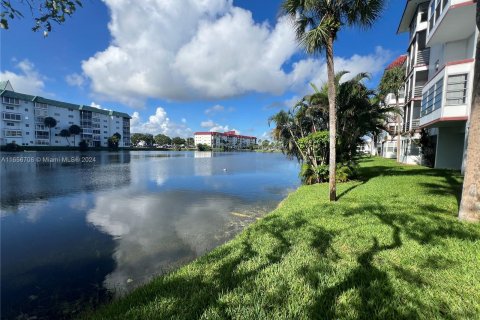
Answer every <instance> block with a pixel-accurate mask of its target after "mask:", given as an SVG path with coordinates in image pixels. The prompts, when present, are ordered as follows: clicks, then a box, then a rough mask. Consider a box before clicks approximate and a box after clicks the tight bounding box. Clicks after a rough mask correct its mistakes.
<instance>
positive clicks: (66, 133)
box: [60, 129, 70, 146]
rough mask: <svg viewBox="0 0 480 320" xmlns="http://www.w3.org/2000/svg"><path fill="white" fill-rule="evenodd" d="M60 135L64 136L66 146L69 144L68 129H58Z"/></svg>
mask: <svg viewBox="0 0 480 320" xmlns="http://www.w3.org/2000/svg"><path fill="white" fill-rule="evenodd" d="M60 137H64V138H65V140H67V143H68V146H70V141H68V137H70V131H68V130H67V129H63V130H62V131H60Z"/></svg>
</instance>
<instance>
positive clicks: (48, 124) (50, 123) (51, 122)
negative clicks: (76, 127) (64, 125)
mask: <svg viewBox="0 0 480 320" xmlns="http://www.w3.org/2000/svg"><path fill="white" fill-rule="evenodd" d="M43 123H44V124H45V126H46V127H48V130H49V133H48V137H49V139H50V142H49V144H52V128H55V126H56V125H57V120H55V118H52V117H46V118H45V119H44V120H43Z"/></svg>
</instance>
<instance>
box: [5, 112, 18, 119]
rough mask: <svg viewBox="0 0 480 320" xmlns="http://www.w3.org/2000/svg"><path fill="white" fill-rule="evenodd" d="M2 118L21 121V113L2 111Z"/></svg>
mask: <svg viewBox="0 0 480 320" xmlns="http://www.w3.org/2000/svg"><path fill="white" fill-rule="evenodd" d="M2 118H3V120H6V121H22V115H21V114H19V113H12V112H3V117H2Z"/></svg>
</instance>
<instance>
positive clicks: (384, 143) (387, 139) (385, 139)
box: [377, 55, 407, 158]
mask: <svg viewBox="0 0 480 320" xmlns="http://www.w3.org/2000/svg"><path fill="white" fill-rule="evenodd" d="M406 61H407V55H401V56H400V57H398V58H396V59H395V60H394V61H393V62H392V63H390V64H389V65H388V66H387V68H385V71H387V70H390V69H392V68H394V67H405V64H406ZM383 103H384V106H385V107H388V108H396V107H397V100H396V97H395V94H393V93H389V94H387V95H386V96H385V98H384V100H383ZM398 107H399V109H400V110H399V112H404V108H405V89H404V88H403V89H402V90H400V92H399V97H398ZM400 127H401V123H398V121H397V114H396V113H394V112H392V113H389V114H388V119H387V123H386V129H387V131H384V132H382V133H381V134H379V136H378V138H377V151H378V155H379V156H381V157H384V158H396V157H397V133H398V132H399V131H400V132H402V130H401V128H400ZM401 139H402V140H404V139H405V137H404V136H403V135H402V137H401Z"/></svg>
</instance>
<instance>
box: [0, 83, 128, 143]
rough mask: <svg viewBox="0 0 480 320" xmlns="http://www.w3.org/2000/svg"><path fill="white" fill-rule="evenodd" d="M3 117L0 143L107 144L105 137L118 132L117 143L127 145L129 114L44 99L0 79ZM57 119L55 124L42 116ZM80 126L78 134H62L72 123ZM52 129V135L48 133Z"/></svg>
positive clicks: (0, 128)
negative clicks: (118, 138)
mask: <svg viewBox="0 0 480 320" xmlns="http://www.w3.org/2000/svg"><path fill="white" fill-rule="evenodd" d="M0 92H1V93H0V96H1V106H2V119H1V122H0V123H1V127H0V144H1V145H6V144H8V143H13V142H14V143H16V144H18V145H23V146H45V145H51V146H69V145H73V142H74V140H75V144H76V145H78V143H79V142H80V141H85V142H86V143H87V144H88V145H89V146H90V147H107V146H108V138H109V137H111V136H113V135H114V134H115V133H118V134H120V136H121V138H120V142H119V146H120V147H128V146H130V118H131V117H130V116H129V115H128V114H126V113H122V112H117V111H111V110H104V109H99V108H94V107H90V106H85V105H78V104H73V103H67V102H61V101H57V100H52V99H46V98H43V97H40V96H33V95H29V94H24V93H19V92H15V91H14V90H13V88H12V86H11V85H10V82H9V81H5V82H1V83H0ZM46 117H52V118H54V119H55V120H56V121H57V125H56V126H55V127H54V128H51V130H50V128H48V127H47V126H46V125H45V122H44V120H45V118H46ZM74 124H75V125H78V126H79V127H80V128H81V132H80V134H79V135H77V136H75V137H73V136H71V137H69V138H65V137H61V136H60V132H61V131H62V130H63V129H67V130H68V128H69V127H70V126H71V125H74ZM50 132H51V136H50Z"/></svg>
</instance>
